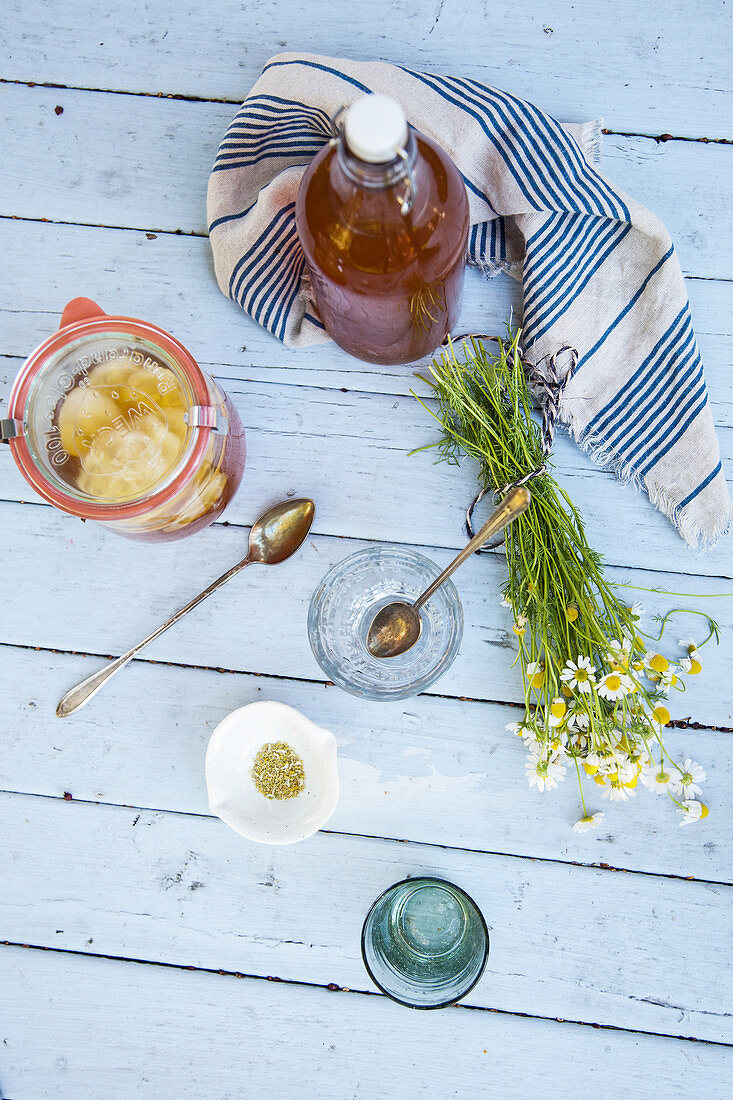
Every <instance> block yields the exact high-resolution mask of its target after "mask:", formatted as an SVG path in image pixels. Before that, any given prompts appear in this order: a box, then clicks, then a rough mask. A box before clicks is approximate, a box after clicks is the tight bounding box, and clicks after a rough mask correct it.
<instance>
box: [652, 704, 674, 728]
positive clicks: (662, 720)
mask: <svg viewBox="0 0 733 1100" xmlns="http://www.w3.org/2000/svg"><path fill="white" fill-rule="evenodd" d="M652 719H653V721H654V722H655V723H656V724H657V725H658V726H659V727H660V728H661V727H662V726H668V725H669V723H670V722H671V721H672V718H671V715H670V713H669V711H668V710H667V708H666V707H663V706H658V707H655V708H654V710H653V711H652Z"/></svg>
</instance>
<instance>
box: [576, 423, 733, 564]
mask: <svg viewBox="0 0 733 1100" xmlns="http://www.w3.org/2000/svg"><path fill="white" fill-rule="evenodd" d="M558 420H559V421H560V423H561V424H564V425H565V426H566V427H567V428H569V430H570V434H571V435H572V437H573V439H574V440H575V442H576V443H577V445H578V446H579V447H580V448H581V450H583V451H584V452H585V453H586V454H587V455H588V456H589V457H590V458H591V459H592V461H593V462H595V463H596V465H598V466H600V467H601V468H602V469H604V470H612V471H613V472H614V474H615V475H616V477H617V478H618V479H619V481H620V482H621V484H622V485H631V486H632V487H633V488H634V489H635V491H636V492H637V493H643V494H645V495H646V496H648V497H649V500H650V502H651V503H652V505H653V506H654V507H655V508H656V509H658V511H660V512H663V513H664V515H665V516H667V518H668V519H669V520H670V522H671V523H672V524H673V526H674V527H676V528H677V530H678V531H679V533H680V535H681V536H682V538H683V539H684V541H685V543H686V544H687V547H688V549H689V550H698V551H701V552H705V551H708V550H712V549H713V547H714V546H715V545H716V544H717V543H718V542H719V541H720V539H721V538H724V537H725V536H726V535H729V534H730V533H731V532H733V505H728V507H727V508H726V509H725V510H724V511H723V513H722V514H721V516H720V518H719V519H718V521H717V522H716V524H715V527H714V528H713V530H712V531H710V530H708V529H707V528H703V527H701V526H700V524H699V523H694V522H692V521H691V520H690V519H688V518H685V516H683V515H682V514H681V513H682V511H683V509H681V508H680V507H679V505H677V504H676V503H675V502H674V501H673V500H672V498H671V497H670V496H669V495H668V494H667V493H665V492H664V490H662V489H660V488H658V487H657V486H654V485H652V486H648V485H646V484H645V483H644V482H643V481H642V479H641V477H640V476H639V474H638V473H637V471H636V470H634V469H633V468H632V467H631V466H629V465H628V464H627V463H625V462H623V461H622V460H621V459H620V458H619V457H618V455H616V454H614V453H613V451H611V450H610V449H609V448H608V444H607V443H606V442H605V441H604V440H603V439H601V438H600V437H599V436H593V435H585V434H584V433H583V430H582V429H579V428H578V426H577V425H576V424H575V422H574V418H573V414H572V412H571V411H570V410H568V409H563V408H561V409H560V411H559V414H558Z"/></svg>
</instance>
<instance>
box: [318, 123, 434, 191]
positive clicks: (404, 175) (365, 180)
mask: <svg viewBox="0 0 733 1100" xmlns="http://www.w3.org/2000/svg"><path fill="white" fill-rule="evenodd" d="M403 153H404V155H400V156H396V157H394V158H393V159H392V160H388V161H380V162H379V163H377V164H373V163H370V162H369V161H366V160H360V158H359V157H357V156H355V154H354V153H352V151H351V149H350V148H349V146H348V144H347V142H346V139H345V138H344V137H343V135H342V136H341V137H340V138H339V140H338V142H337V144H336V155H337V157H338V162H339V166H340V168H341V169H342V170H343V172H344V175H346V176H347V177H348V179H350V180H351V182H352V183H355V184H356V185H357V187H367V188H370V189H372V190H383V189H386V188H388V187H394V186H395V184H397V183H399V182H400V181H403V180H407V179H408V177H412V175H413V172H414V168H415V162H416V160H417V143H416V142H415V138H414V137H413V134H412V130H410V131H409V132H408V135H407V142H406V143H405V148H404V150H403Z"/></svg>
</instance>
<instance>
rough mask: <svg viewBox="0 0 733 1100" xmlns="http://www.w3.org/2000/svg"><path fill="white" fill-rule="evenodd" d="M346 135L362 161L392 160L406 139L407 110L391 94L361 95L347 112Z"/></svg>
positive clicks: (403, 146)
mask: <svg viewBox="0 0 733 1100" xmlns="http://www.w3.org/2000/svg"><path fill="white" fill-rule="evenodd" d="M344 138H345V139H346V144H347V145H348V147H349V149H350V150H351V152H352V153H353V154H354V156H356V157H359V159H360V160H365V161H368V162H369V163H370V164H380V163H382V162H384V161H388V160H393V159H394V157H396V156H397V150H398V149H404V148H405V144H406V142H407V119H406V118H405V112H404V111H403V110H402V108H401V107H400V105H399V103H397V102H396V101H395V100H394V99H391V98H390V96H388V95H381V94H379V93H376V92H375V93H371V94H369V95H365V96H362V97H361V99H357V100H356V102H355V103H352V105H351V106H350V107H349V109H348V111H347V112H346V117H345V119H344Z"/></svg>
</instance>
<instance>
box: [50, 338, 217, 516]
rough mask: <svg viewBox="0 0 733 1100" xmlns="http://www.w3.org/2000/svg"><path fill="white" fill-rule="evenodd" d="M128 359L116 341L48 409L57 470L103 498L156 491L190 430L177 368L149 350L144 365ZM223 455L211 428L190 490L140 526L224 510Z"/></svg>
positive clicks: (75, 486)
mask: <svg viewBox="0 0 733 1100" xmlns="http://www.w3.org/2000/svg"><path fill="white" fill-rule="evenodd" d="M134 358H135V359H140V358H141V357H140V356H139V355H135V357H134ZM132 359H133V356H132V355H131V354H130V353H129V350H128V349H127V348H125V347H120V348H117V349H115V352H114V358H113V361H112V362H102V363H100V364H98V365H96V366H92V367H90V368H88V369H86V370H84V371H80V372H79V373H78V374H77V375H74V377H73V385H72V386H71V387H70V388H69V389H68V391H67V392H66V393H65V394H64V395H63V396H62V397H61V398H60V400H59V401H58V403H57V405H56V408H55V410H54V413H53V429H52V435H51V437H50V439H51V440H52V441H53V446H54V448H55V450H54V452H53V456H52V461H53V464H54V467H55V469H56V473H57V475H58V476H59V477H61V478H62V479H63V480H64V481H65V482H66V483H67V484H68V485H69V486H71V487H72V488H73V489H75V490H76V491H78V492H81V493H83V494H85V495H86V496H88V497H90V498H92V499H93V500H95V501H99V502H100V503H109V504H116V503H117V504H123V503H125V502H128V501H133V500H137V499H140V498H141V497H144V496H145V495H146V494H148V493H151V492H155V491H157V489H158V488H160V487H161V486H162V485H163V484H165V483H166V481H167V480H168V479H169V478H170V477H171V476H172V475H173V473H174V471H175V470H176V468H177V467H178V465H179V462H180V460H181V458H182V457H183V454H184V452H185V451H186V447H187V442H188V438H189V432H190V431H191V430H192V429H191V428H189V426H188V424H187V423H186V418H185V416H186V412H187V411H188V408H189V400H188V399H187V395H186V394H185V393H184V391H183V389H182V386H181V384H180V382H179V380H178V378H177V377H176V375H175V374H174V372H173V371H172V370H170V369H169V368H168V367H166V366H164V365H163V364H162V363H160V362H159V361H158V360H156V359H154V358H153V357H152V356H147V357H146V358H145V366H140V365H139V364H137V363H135V362H133V361H132ZM193 430H195V429H193ZM51 445H52V444H51V442H49V446H51ZM221 459H222V445H221V443H220V442H219V441H218V440H217V439H216V438H215V433H212V441H211V444H210V446H209V447H208V448H207V452H206V455H205V456H204V461H203V463H202V465H201V466H200V467H199V469H198V470H197V471H196V474H195V475H194V477H193V479H192V482H191V483H190V485H189V486H188V487H187V491H185V493H183V494H177V495H176V498H175V508H174V510H173V512H172V514H171V512H170V509H168V508H166V509H165V510H164V513H163V514H161V513H160V509H156V510H155V511H154V512H153V513H151V514H150V521H149V523H147V522H146V523H145V526H146V527H148V529H149V530H150V533H151V535H153V533H154V532H155V531H156V529H157V530H159V531H161V532H163V531H167V532H173V531H176V530H180V529H181V528H182V527H184V526H188V525H189V524H191V523H193V522H195V521H196V520H199V519H201V517H205V516H208V515H209V514H210V513H211V512H212V511H214V510H217V511H222V510H223V508H224V506H225V504H226V503H227V500H228V498H229V496H230V495H231V493H228V492H227V475H226V472H225V471H224V469H222V468H221V467H222V463H221ZM234 488H236V486H232V493H233V491H234Z"/></svg>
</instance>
